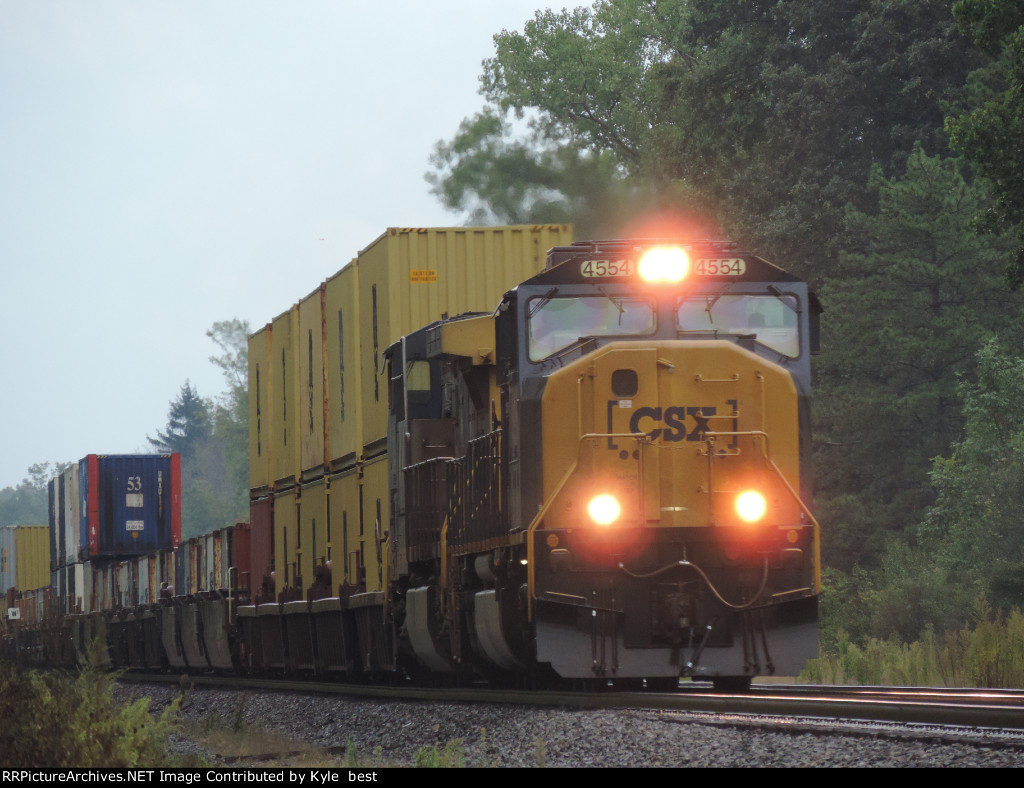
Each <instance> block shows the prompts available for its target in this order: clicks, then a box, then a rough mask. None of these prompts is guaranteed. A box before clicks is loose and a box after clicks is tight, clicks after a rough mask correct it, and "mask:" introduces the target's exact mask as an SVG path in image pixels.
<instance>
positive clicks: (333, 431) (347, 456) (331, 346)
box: [324, 261, 362, 471]
mask: <svg viewBox="0 0 1024 788" xmlns="http://www.w3.org/2000/svg"><path fill="white" fill-rule="evenodd" d="M324 285H325V290H324V348H325V355H324V358H325V361H324V377H325V389H324V390H325V392H326V397H327V403H326V408H325V410H326V412H327V415H326V420H327V437H326V444H327V445H326V454H327V464H328V469H329V470H331V471H341V470H345V469H348V468H352V467H354V466H355V464H356V458H357V457H358V456H359V453H360V450H361V449H362V439H361V427H362V420H361V417H360V413H359V395H360V384H359V373H360V369H359V339H360V336H359V326H360V321H359V265H358V263H357V262H356V261H352V263H351V264H350V265H347V266H345V267H344V268H343V269H341V270H340V271H339V272H338V273H336V274H335V275H334V276H332V277H331V278H330V279H328V280H327V281H326V282H325V283H324Z"/></svg>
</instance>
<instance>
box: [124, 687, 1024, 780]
mask: <svg viewBox="0 0 1024 788" xmlns="http://www.w3.org/2000/svg"><path fill="white" fill-rule="evenodd" d="M117 692H118V697H119V699H120V700H124V701H129V700H132V699H134V698H138V697H148V698H150V699H151V701H152V703H151V708H152V709H153V710H154V711H160V710H162V709H163V708H165V707H166V705H167V704H168V703H170V702H171V700H172V699H173V698H174V697H176V696H177V695H178V694H180V690H179V689H178V688H177V687H176V686H166V685H121V686H120V687H119V688H118V690H117ZM181 714H182V717H183V719H184V720H185V721H186V722H187V723H188V722H190V723H194V724H186V725H183V726H182V730H183V731H184V732H186V733H187V732H188V731H189V730H195V729H196V728H197V727H203V728H205V729H207V730H208V729H210V728H212V727H217V726H223V727H224V728H231V727H232V726H237V725H238V724H239V723H241V724H242V725H245V726H251V727H254V728H257V729H259V728H266V729H271V730H275V731H277V732H280V733H282V734H284V735H285V736H287V737H288V738H289V739H290V740H292V741H295V742H304V743H306V744H308V745H312V746H314V747H316V748H318V749H322V750H325V751H327V752H331V753H340V754H344V753H345V752H347V751H348V750H350V749H351V748H353V747H354V748H355V750H356V751H357V752H358V753H359V754H360V757H361V759H362V760H363V763H364V765H381V766H387V765H394V766H407V765H412V764H413V763H414V762H415V758H416V753H417V752H418V751H422V750H423V749H424V748H433V747H436V748H437V749H438V750H442V749H443V748H444V747H445V746H446V745H448V744H449V743H451V742H453V741H457V740H458V741H459V742H460V743H461V745H460V746H461V749H462V751H463V752H464V760H465V765H467V766H488V767H492V766H497V767H536V766H547V767H608V766H613V767H687V766H698V767H744V766H746V767H766V766H767V767H808V766H816V767H822V766H836V767H914V766H919V767H931V768H935V767H1014V766H1024V741H1021V740H1017V741H1013V740H1012V739H1009V738H1007V739H1005V740H1002V741H1000V740H998V738H997V739H996V740H991V739H989V738H988V737H983V736H979V735H977V733H974V734H970V733H969V732H968V733H967V735H966V737H965V738H966V740H956V739H957V738H958V737H957V736H956V735H954V734H949V733H944V734H943V733H938V732H927V733H924V732H916V733H915V732H914V731H912V730H909V729H898V730H895V731H894V730H883V729H879V730H873V729H871V728H865V727H863V726H861V727H859V728H856V729H852V728H846V729H842V730H836V729H834V728H833V727H832V726H831V725H830V724H823V723H819V724H818V725H810V724H809V725H804V724H795V723H794V722H793V721H792V720H789V721H776V722H774V723H763V722H759V721H758V720H759V718H754V717H733V718H729V719H724V718H721V717H717V718H716V717H713V716H712V715H693V714H688V713H685V712H677V711H650V710H630V709H614V710H594V709H567V708H557V707H535V706H511V705H491V704H456V703H432V702H420V701H381V700H371V699H365V698H352V697H343V696H337V695H308V694H294V693H275V692H263V691H252V690H250V691H247V692H241V691H238V690H222V689H211V688H203V687H196V688H193V689H192V690H190V691H189V692H188V694H187V695H186V698H185V702H184V703H183V706H182V710H181ZM173 749H174V750H175V751H177V752H179V753H187V752H189V751H193V752H196V751H198V752H199V753H200V754H201V755H202V756H203V757H205V758H206V759H208V760H209V761H210V762H211V763H214V764H224V765H231V764H232V761H230V760H228V759H225V758H224V757H223V754H222V753H216V752H211V751H209V750H208V749H204V748H202V747H201V745H198V744H196V743H195V741H193V740H192V739H191V738H190V737H189V736H188V735H182V736H178V737H176V738H175V741H174V742H173ZM268 755H269V754H268ZM250 762H251V761H250Z"/></svg>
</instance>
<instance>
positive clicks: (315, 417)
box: [296, 285, 327, 480]
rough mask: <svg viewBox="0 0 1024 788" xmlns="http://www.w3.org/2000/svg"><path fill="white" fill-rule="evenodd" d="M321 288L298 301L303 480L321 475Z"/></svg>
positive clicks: (324, 404)
mask: <svg viewBox="0 0 1024 788" xmlns="http://www.w3.org/2000/svg"><path fill="white" fill-rule="evenodd" d="M325 289H326V287H325V285H320V287H318V288H317V289H316V290H314V291H313V292H312V293H310V294H309V295H308V296H306V297H305V298H303V299H302V300H301V301H300V302H299V307H298V318H299V323H298V337H296V339H297V342H296V345H297V346H298V364H299V366H298V375H299V380H298V384H299V385H298V388H299V424H298V431H299V459H300V468H301V469H302V479H303V480H307V479H314V478H317V477H320V476H323V473H324V459H325V458H324V423H325V422H324V409H325V407H326V405H327V399H326V397H325V396H324V291H325Z"/></svg>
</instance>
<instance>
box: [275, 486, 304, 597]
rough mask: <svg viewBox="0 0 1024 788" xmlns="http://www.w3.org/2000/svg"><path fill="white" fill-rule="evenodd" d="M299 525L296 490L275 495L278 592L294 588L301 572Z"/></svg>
mask: <svg viewBox="0 0 1024 788" xmlns="http://www.w3.org/2000/svg"><path fill="white" fill-rule="evenodd" d="M298 523H299V511H298V496H297V495H296V488H294V487H293V488H292V489H290V490H285V491H283V492H279V493H274V573H275V580H276V583H275V585H276V587H277V590H278V592H280V591H281V590H282V589H284V588H288V587H290V586H293V585H294V584H295V576H296V574H297V573H298V571H299V558H298V553H297V551H296V542H297V538H296V537H297V533H296V532H297V530H298Z"/></svg>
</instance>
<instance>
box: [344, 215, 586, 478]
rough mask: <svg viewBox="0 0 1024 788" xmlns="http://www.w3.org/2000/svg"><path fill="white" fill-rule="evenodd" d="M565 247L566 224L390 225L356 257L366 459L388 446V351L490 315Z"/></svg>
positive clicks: (568, 236) (569, 235) (569, 234)
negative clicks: (406, 339) (422, 333)
mask: <svg viewBox="0 0 1024 788" xmlns="http://www.w3.org/2000/svg"><path fill="white" fill-rule="evenodd" d="M570 243H572V227H571V225H533V226H513V227H454V228H433V229H424V228H417V229H399V228H391V229H389V230H388V231H387V232H386V233H384V234H383V235H382V236H381V237H380V238H378V239H377V240H376V241H374V242H373V243H372V244H371V245H370V246H368V247H367V248H366V249H364V250H363V251H362V252H360V253H359V258H358V263H359V283H358V284H359V309H360V319H361V321H362V331H363V336H362V338H361V343H360V344H361V361H360V370H361V374H362V403H361V404H362V416H363V435H362V441H363V454H364V456H365V457H367V458H369V457H372V456H375V455H377V454H380V453H383V452H384V451H385V449H386V445H385V444H386V437H387V402H388V397H387V381H386V380H385V379H384V377H383V375H382V374H381V367H382V361H383V353H384V351H385V350H386V349H387V347H388V346H389V345H390V344H391V343H392V342H395V341H396V340H398V339H399V338H400V337H402V336H404V335H405V334H408V333H410V332H412V331H414V330H416V329H418V328H422V327H423V326H426V325H429V324H430V323H432V322H434V321H435V320H440V319H442V318H443V317H445V316H448V317H454V316H455V315H458V314H462V313H463V312H490V311H492V310H493V309H494V308H495V307H496V306H497V305H498V301H499V300H500V299H501V296H502V295H503V294H504V293H505V292H506V291H508V290H510V289H512V288H513V287H515V286H517V285H518V284H519V283H520V282H522V281H524V280H525V279H528V278H529V277H531V276H533V275H534V274H536V273H538V272H539V271H541V270H543V268H544V266H545V264H546V262H547V252H548V249H550V248H552V247H554V246H565V245H567V244H570Z"/></svg>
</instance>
